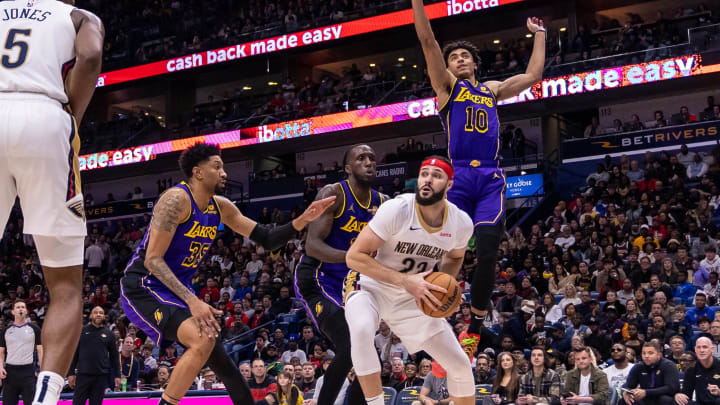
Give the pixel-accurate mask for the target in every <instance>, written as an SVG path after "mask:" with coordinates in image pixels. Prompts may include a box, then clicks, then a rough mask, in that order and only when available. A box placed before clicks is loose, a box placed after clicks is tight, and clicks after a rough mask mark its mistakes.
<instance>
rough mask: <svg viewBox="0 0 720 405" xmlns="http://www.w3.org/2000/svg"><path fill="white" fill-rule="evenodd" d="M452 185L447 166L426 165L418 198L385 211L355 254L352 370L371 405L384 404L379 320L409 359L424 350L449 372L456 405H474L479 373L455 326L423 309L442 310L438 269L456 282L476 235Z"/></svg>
mask: <svg viewBox="0 0 720 405" xmlns="http://www.w3.org/2000/svg"><path fill="white" fill-rule="evenodd" d="M452 178H453V168H452V165H451V163H450V162H449V161H448V160H447V159H445V158H442V157H430V158H428V159H426V160H425V161H423V163H422V165H421V166H420V175H419V177H418V186H417V187H418V190H417V192H416V193H415V194H403V195H400V196H398V197H396V198H394V199H392V200H389V201H388V202H386V203H384V204H383V205H381V206H380V208H378V211H377V213H376V214H375V217H373V219H372V220H371V221H370V223H368V226H366V227H365V229H363V230H362V232H360V235H358V237H357V239H356V241H355V243H353V245H352V246H351V247H350V250H348V253H347V256H346V260H347V265H348V267H349V268H350V269H353V270H352V271H351V272H350V273H348V276H347V277H346V283H345V294H344V295H345V318H346V319H347V322H348V326H349V328H350V341H351V351H352V361H353V366H354V367H355V373H356V374H357V376H358V378H359V380H360V385H361V386H362V388H363V393H364V394H365V399H366V401H367V403H368V404H369V405H383V402H384V400H383V391H382V386H381V382H380V362H379V361H378V358H377V353H376V352H375V348H374V346H373V338H374V337H375V331H376V330H377V328H378V324H379V322H380V319H383V320H384V321H385V322H386V323H387V324H388V326H390V329H392V331H393V332H394V333H395V334H396V335H397V336H398V337H400V339H402V341H403V343H404V344H405V346H407V348H408V351H409V352H411V353H412V352H417V351H420V350H425V351H426V352H427V353H428V354H430V355H431V356H432V357H433V358H434V359H435V360H437V361H438V363H440V365H441V366H443V368H445V370H447V387H448V391H449V393H450V397H451V399H452V400H454V401H455V404H457V405H470V404H474V403H475V384H474V380H473V374H472V369H471V367H470V363H469V362H468V361H467V355H466V354H465V352H464V351H463V350H462V348H461V347H460V344H459V343H458V341H457V338H456V337H455V334H454V333H453V331H452V329H451V328H450V325H449V324H448V322H447V321H446V320H445V319H441V318H431V317H430V316H427V315H425V314H424V313H423V312H422V311H421V310H420V308H419V305H420V303H421V302H424V303H425V304H428V305H430V307H431V308H433V309H435V308H437V307H438V306H439V305H440V302H439V301H438V300H437V299H436V298H435V297H434V296H433V295H432V293H431V291H430V290H437V291H441V292H445V290H444V289H443V288H441V287H438V286H435V285H433V284H430V283H428V282H427V281H425V277H426V276H427V275H429V274H430V273H431V272H432V271H433V268H434V267H435V265H436V264H439V270H440V271H442V272H445V273H448V274H450V275H451V276H453V278H454V277H455V275H456V274H457V273H458V271H460V267H461V266H462V262H463V257H464V256H465V249H466V247H467V244H468V241H469V240H470V237H471V236H472V233H473V223H472V221H471V220H470V217H469V216H468V215H467V214H466V213H465V212H463V211H462V210H460V209H459V208H458V207H456V206H455V205H454V204H452V203H450V202H448V201H447V199H446V193H447V190H448V189H449V188H450V187H451V186H452ZM374 252H377V256H375V257H373V253H374ZM358 273H359V274H358Z"/></svg>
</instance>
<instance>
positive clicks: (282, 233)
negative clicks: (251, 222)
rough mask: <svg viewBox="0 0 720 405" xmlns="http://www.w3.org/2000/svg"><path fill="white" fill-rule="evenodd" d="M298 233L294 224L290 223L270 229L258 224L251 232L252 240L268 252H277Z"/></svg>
mask: <svg viewBox="0 0 720 405" xmlns="http://www.w3.org/2000/svg"><path fill="white" fill-rule="evenodd" d="M296 233H297V231H296V230H295V228H294V227H293V225H292V222H288V223H287V224H285V225H280V226H277V227H275V228H272V229H269V228H268V227H266V226H263V225H260V224H257V225H256V226H255V228H253V230H252V232H250V240H252V241H253V242H255V243H257V244H258V245H260V246H262V247H264V248H265V249H268V250H276V249H279V248H281V247H283V246H284V245H285V243H287V241H289V240H290V239H292V238H293V237H294V236H295V234H296Z"/></svg>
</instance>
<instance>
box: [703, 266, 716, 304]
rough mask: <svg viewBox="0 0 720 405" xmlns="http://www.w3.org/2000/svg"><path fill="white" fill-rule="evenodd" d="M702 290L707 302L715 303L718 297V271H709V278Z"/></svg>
mask: <svg viewBox="0 0 720 405" xmlns="http://www.w3.org/2000/svg"><path fill="white" fill-rule="evenodd" d="M703 292H704V293H705V295H706V296H707V299H708V304H710V305H717V302H718V297H720V284H718V273H715V272H713V273H710V280H709V281H708V283H707V284H705V286H704V287H703Z"/></svg>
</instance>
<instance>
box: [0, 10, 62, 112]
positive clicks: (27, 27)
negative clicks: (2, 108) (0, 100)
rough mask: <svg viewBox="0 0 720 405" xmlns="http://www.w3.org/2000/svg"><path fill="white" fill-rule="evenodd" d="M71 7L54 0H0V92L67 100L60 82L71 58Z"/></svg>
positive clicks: (60, 100)
mask: <svg viewBox="0 0 720 405" xmlns="http://www.w3.org/2000/svg"><path fill="white" fill-rule="evenodd" d="M72 10H74V7H72V6H70V5H67V4H65V3H63V2H61V1H58V0H6V1H0V92H20V93H39V94H45V95H47V96H48V97H50V98H53V99H55V100H57V101H59V102H61V103H63V104H65V103H67V102H68V98H67V95H66V94H65V83H64V81H65V76H66V74H67V72H68V71H69V69H70V68H71V67H72V64H73V63H74V60H75V36H76V33H75V27H74V25H73V22H72V19H71V17H70V13H71V12H72Z"/></svg>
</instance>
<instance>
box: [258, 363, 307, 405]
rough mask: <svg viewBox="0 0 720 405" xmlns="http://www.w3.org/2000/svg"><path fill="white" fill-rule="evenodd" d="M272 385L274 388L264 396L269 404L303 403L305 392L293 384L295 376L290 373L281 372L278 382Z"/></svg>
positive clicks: (288, 404)
mask: <svg viewBox="0 0 720 405" xmlns="http://www.w3.org/2000/svg"><path fill="white" fill-rule="evenodd" d="M272 385H273V389H272V390H269V391H268V392H267V395H266V396H265V397H264V398H263V399H264V400H265V402H266V403H267V404H268V405H302V403H303V393H302V392H301V390H300V389H299V388H298V387H297V386H296V385H295V384H293V376H292V375H291V374H290V373H287V372H285V371H281V372H279V373H278V378H277V384H272ZM254 395H255V394H254V393H253V396H254Z"/></svg>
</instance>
